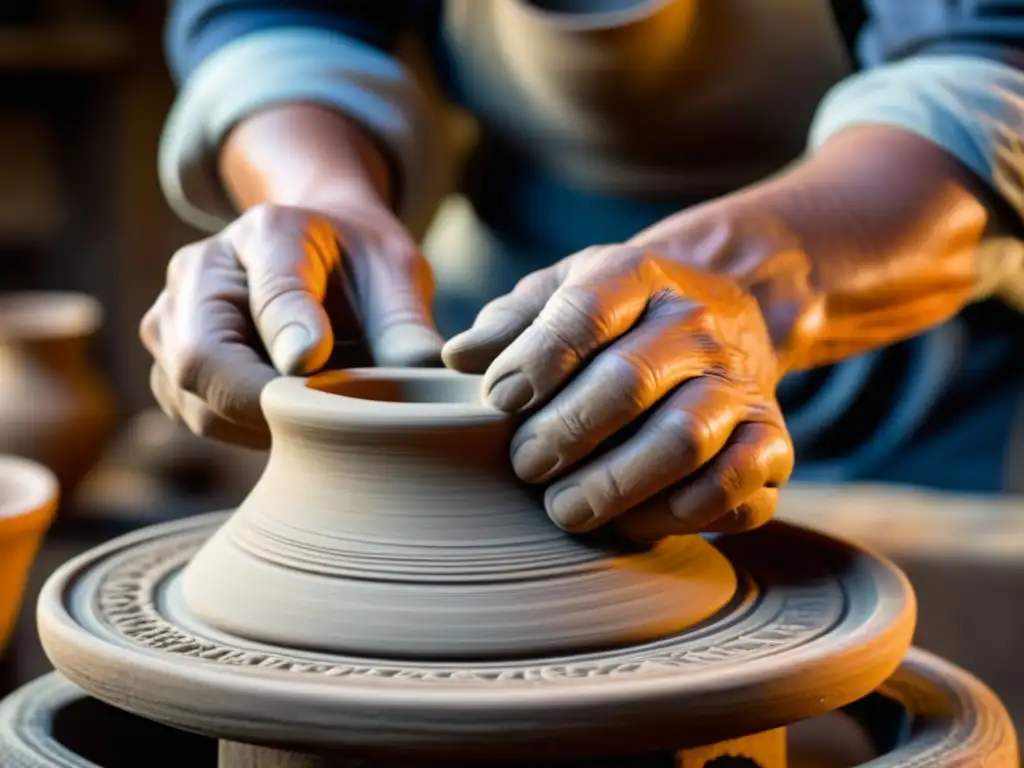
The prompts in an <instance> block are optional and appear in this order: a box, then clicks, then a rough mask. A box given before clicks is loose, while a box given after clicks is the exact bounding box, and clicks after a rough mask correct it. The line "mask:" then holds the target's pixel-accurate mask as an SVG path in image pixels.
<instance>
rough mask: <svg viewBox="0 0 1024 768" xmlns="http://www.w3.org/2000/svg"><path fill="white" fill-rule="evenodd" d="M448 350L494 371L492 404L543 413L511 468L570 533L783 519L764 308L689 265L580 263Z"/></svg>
mask: <svg viewBox="0 0 1024 768" xmlns="http://www.w3.org/2000/svg"><path fill="white" fill-rule="evenodd" d="M443 355H444V359H445V362H446V363H447V364H448V365H449V366H451V367H453V368H456V369H460V370H464V371H486V374H485V377H484V385H485V390H486V394H487V397H488V399H489V401H490V402H491V403H492V404H493V405H494V406H496V407H498V408H500V409H502V410H504V411H508V412H515V413H520V412H523V413H528V414H530V415H529V416H528V418H527V419H526V420H525V422H524V423H523V424H522V425H521V426H520V428H519V429H518V431H517V432H516V434H515V436H514V438H513V441H512V446H511V451H512V463H513V465H514V467H515V471H516V473H517V474H518V475H519V476H520V477H521V478H523V479H524V480H526V481H528V482H531V483H550V485H549V486H548V488H547V490H546V493H545V505H546V507H547V510H548V513H549V515H550V516H551V517H552V519H553V520H554V521H555V522H556V523H557V524H558V525H559V526H561V527H562V528H564V529H566V530H568V531H572V532H585V531H589V530H592V529H594V528H596V527H598V526H601V525H602V524H604V523H607V522H609V521H613V520H614V521H616V525H617V526H618V527H619V528H620V530H622V532H623V533H625V534H626V535H628V536H630V537H632V538H635V539H638V540H644V541H653V540H656V539H658V538H661V537H663V536H667V535H674V534H683V533H696V532H698V531H719V532H734V531H739V530H746V529H749V528H753V527H756V526H758V525H760V524H762V523H764V522H766V521H767V520H768V519H769V518H770V517H771V516H772V514H773V513H774V510H775V504H776V496H777V490H776V489H777V488H778V487H779V486H780V485H782V484H783V483H785V481H786V480H787V479H788V477H789V474H790V472H791V470H792V466H793V448H792V444H791V442H790V439H789V435H788V433H787V431H786V427H785V425H784V423H783V419H782V415H781V413H780V409H779V405H778V403H777V401H776V398H775V388H776V384H777V383H778V379H779V376H780V375H781V370H780V368H781V366H780V364H779V361H778V359H777V356H776V352H775V349H774V347H773V344H772V340H771V338H770V334H769V331H768V329H767V327H766V324H765V320H764V318H763V317H762V313H761V309H760V308H759V305H758V302H757V301H756V300H755V298H754V297H753V296H752V295H751V294H750V293H749V292H748V291H746V290H744V289H743V288H742V287H741V286H740V284H739V283H738V282H736V281H735V280H734V279H733V278H731V277H729V276H727V275H723V274H715V273H712V272H711V271H705V270H702V269H699V268H695V267H693V266H688V265H687V263H685V262H684V260H683V259H679V258H671V257H669V256H666V255H663V254H659V253H658V252H655V251H653V250H648V249H645V248H643V247H638V246H631V245H618V246H607V247H596V248H590V249H587V250H585V251H582V252H580V253H577V254H574V255H572V256H570V257H568V258H567V259H565V260H563V261H561V262H560V263H558V264H556V265H555V266H553V267H551V268H549V269H545V270H542V271H540V272H536V273H534V274H532V275H529V276H527V277H526V278H524V279H523V280H522V281H521V282H520V283H519V284H518V285H517V286H516V288H515V289H514V290H513V291H512V292H511V293H510V294H508V295H506V296H504V297H502V298H499V299H497V300H495V301H493V302H492V303H490V304H488V305H487V306H486V307H485V308H484V309H483V310H482V311H481V312H480V314H479V316H478V318H477V320H476V322H475V324H474V325H473V327H472V328H471V329H470V330H468V331H466V332H465V333H464V334H462V335H460V336H457V337H455V338H453V339H452V340H451V341H449V343H448V344H447V345H446V347H445V349H444V351H443Z"/></svg>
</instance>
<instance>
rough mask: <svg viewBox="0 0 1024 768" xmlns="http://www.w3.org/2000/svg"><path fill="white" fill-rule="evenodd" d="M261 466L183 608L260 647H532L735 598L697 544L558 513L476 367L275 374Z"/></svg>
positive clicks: (189, 577)
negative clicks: (512, 446) (567, 525)
mask: <svg viewBox="0 0 1024 768" xmlns="http://www.w3.org/2000/svg"><path fill="white" fill-rule="evenodd" d="M262 402H263V407H264V411H265V413H266V417H267V421H268V423H269V425H270V429H271V433H272V435H273V447H272V449H271V453H270V458H269V461H268V463H267V467H266V470H265V473H264V475H263V477H262V478H261V479H260V481H259V482H258V483H257V485H256V486H255V488H254V489H253V490H252V492H251V493H250V495H249V497H248V498H247V499H246V500H245V501H244V502H243V504H242V505H241V506H240V507H239V509H238V510H237V511H236V513H235V514H234V515H233V516H232V517H231V519H230V520H229V521H228V522H227V524H226V525H224V526H223V527H222V528H221V529H220V530H219V531H218V532H217V533H216V534H215V535H214V536H213V537H212V538H211V539H210V540H209V542H207V543H206V545H205V546H204V547H203V548H202V549H201V550H200V551H199V552H198V553H197V554H196V556H195V557H194V558H193V559H192V561H191V563H190V564H189V566H188V568H187V569H186V571H185V573H184V575H183V577H182V583H181V587H182V588H181V596H182V599H183V601H184V605H185V606H187V608H188V610H189V611H191V612H192V613H194V614H195V615H196V616H197V617H199V618H200V619H201V620H202V621H204V622H207V623H208V624H210V625H211V626H214V627H217V628H218V629H220V630H222V631H225V632H229V633H232V634H234V635H237V636H240V637H246V638H249V639H252V640H258V641H261V642H270V643H275V644H278V645H284V646H287V647H292V648H298V649H309V650H322V651H334V652H343V653H356V654H365V655H381V654H383V655H388V656H395V657H398V658H427V659H444V658H461V659H472V658H480V659H483V658H522V657H526V656H531V655H538V654H546V653H569V652H576V651H587V650H595V649H603V648H612V647H618V646H623V645H626V644H630V643H636V642H645V641H649V640H655V639H658V638H662V637H665V636H668V635H673V634H677V633H680V632H682V631H684V630H686V629H688V628H691V627H694V626H696V625H697V624H699V623H700V622H702V621H705V620H707V619H708V618H709V617H711V616H713V615H714V614H715V613H717V612H718V611H720V610H721V609H722V608H723V607H724V606H726V605H727V604H728V603H729V602H730V601H731V600H733V599H734V598H735V596H736V594H737V577H736V573H735V571H734V570H733V567H732V566H731V565H730V563H729V562H728V560H727V559H726V558H725V557H724V556H723V555H722V554H721V553H720V552H718V551H717V550H716V549H715V548H714V547H712V546H711V545H710V544H709V543H708V542H707V541H705V540H704V539H702V538H700V537H681V538H675V539H670V540H667V541H665V542H663V543H660V544H658V545H657V546H654V547H637V546H636V545H630V544H628V543H626V542H624V541H621V540H616V539H615V538H614V537H613V536H612V535H610V534H607V533H606V534H598V535H595V536H591V537H588V538H586V539H583V538H578V537H573V536H570V535H568V534H565V533H563V532H562V531H560V530H559V529H558V528H556V526H555V525H554V524H553V523H552V522H551V521H550V520H549V519H548V517H547V515H546V514H545V511H544V509H543V504H542V502H541V500H540V497H539V492H538V491H537V490H535V489H530V488H528V487H526V486H525V485H523V484H522V483H521V482H519V481H518V480H517V478H516V477H515V476H514V474H513V472H512V469H511V465H510V461H509V457H508V446H509V440H510V438H511V435H512V432H513V429H514V424H513V423H512V421H511V420H510V419H509V417H507V416H506V415H505V414H503V413H501V412H499V411H497V410H494V409H492V408H490V407H489V406H487V405H486V404H485V403H484V402H483V399H482V396H481V381H480V378H479V377H476V376H466V375H463V374H459V373H455V372H451V371H445V370H422V369H421V370H410V369H396V370H391V369H379V368H378V369H365V370H363V369H361V370H348V371H343V372H333V373H328V374H321V375H319V376H314V377H313V378H311V379H297V378H284V379H278V380H276V381H273V382H271V384H269V385H268V386H267V387H266V389H265V390H264V394H263V401H262Z"/></svg>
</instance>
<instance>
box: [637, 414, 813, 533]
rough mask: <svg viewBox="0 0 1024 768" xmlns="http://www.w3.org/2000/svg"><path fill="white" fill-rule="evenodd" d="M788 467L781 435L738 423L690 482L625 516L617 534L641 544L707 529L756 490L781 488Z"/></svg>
mask: <svg viewBox="0 0 1024 768" xmlns="http://www.w3.org/2000/svg"><path fill="white" fill-rule="evenodd" d="M792 468H793V449H792V444H791V443H790V441H789V438H788V436H787V435H786V433H785V430H783V429H781V428H779V427H778V426H776V425H774V424H768V423H756V424H755V423H750V422H747V423H744V424H741V425H740V426H739V427H737V428H736V431H735V433H734V434H733V436H732V438H731V439H730V441H729V444H728V445H727V446H726V448H725V449H724V450H723V451H722V452H721V453H720V454H719V455H718V456H716V457H715V458H714V460H713V461H711V462H709V463H708V465H707V466H706V467H704V468H703V469H702V470H701V471H700V472H699V473H698V474H697V475H696V476H695V477H694V478H693V479H692V480H688V481H685V482H683V483H682V484H680V486H679V487H677V488H674V489H672V490H670V491H668V492H666V493H664V494H661V495H659V496H658V497H657V498H655V499H651V500H650V501H649V502H648V503H645V504H644V505H642V506H641V507H639V508H637V509H635V510H633V511H631V512H630V513H629V514H628V515H626V516H624V517H623V519H622V520H621V521H620V523H619V526H620V529H621V530H622V531H623V532H624V533H626V534H627V535H628V536H630V537H631V538H635V539H637V540H641V541H654V540H657V539H659V538H663V537H665V536H676V535H682V534H693V533H700V532H701V531H706V530H709V529H710V528H711V526H713V525H714V524H715V522H716V521H717V520H719V519H720V518H722V517H723V516H725V515H727V514H728V513H730V512H731V511H732V510H734V509H737V508H739V507H740V506H741V505H742V504H744V503H745V502H746V501H747V500H748V499H750V497H752V496H753V495H754V494H755V493H757V492H758V491H760V490H761V489H762V488H776V487H778V486H780V485H782V484H784V483H785V481H786V480H787V479H788V477H789V474H790V472H791V471H792ZM759 503H760V502H759ZM752 511H753V510H750V511H748V512H752ZM748 512H744V514H748ZM725 524H726V525H728V524H729V521H728V520H727V521H725Z"/></svg>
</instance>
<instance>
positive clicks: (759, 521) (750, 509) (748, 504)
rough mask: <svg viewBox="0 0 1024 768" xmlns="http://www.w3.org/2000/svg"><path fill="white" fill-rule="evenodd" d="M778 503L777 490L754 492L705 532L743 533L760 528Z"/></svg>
mask: <svg viewBox="0 0 1024 768" xmlns="http://www.w3.org/2000/svg"><path fill="white" fill-rule="evenodd" d="M778 503H779V489H778V488H762V489H761V490H759V491H755V492H754V495H753V496H750V497H749V498H748V499H747V500H746V501H744V502H743V503H742V504H740V505H739V506H738V507H736V508H734V509H731V510H729V511H728V512H726V513H725V514H724V515H722V516H721V517H720V518H718V519H717V520H715V522H713V523H711V525H709V526H708V527H707V528H706V529H705V530H707V531H708V532H710V533H743V532H745V531H752V530H754V529H755V528H760V527H761V526H762V525H764V524H765V523H767V522H768V521H769V520H771V519H772V517H773V516H774V515H775V509H776V507H777V506H778Z"/></svg>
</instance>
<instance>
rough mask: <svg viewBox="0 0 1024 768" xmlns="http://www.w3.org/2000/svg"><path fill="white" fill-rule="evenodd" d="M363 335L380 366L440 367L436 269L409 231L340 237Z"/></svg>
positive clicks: (388, 229)
mask: <svg viewBox="0 0 1024 768" xmlns="http://www.w3.org/2000/svg"><path fill="white" fill-rule="evenodd" d="M338 237H340V238H341V243H342V248H343V250H344V252H345V254H346V258H345V263H344V269H345V273H346V275H347V277H348V280H349V281H350V282H351V283H352V285H353V287H354V288H355V292H354V294H353V296H354V298H356V300H357V301H358V305H359V314H360V316H361V319H362V325H363V331H364V333H365V336H366V341H367V343H368V344H369V347H370V351H371V352H372V354H373V358H374V361H375V362H376V363H377V365H384V366H387V365H396V366H424V365H439V364H440V362H441V347H442V346H443V345H444V339H443V338H441V335H440V334H439V333H438V332H437V328H436V327H435V325H434V315H433V308H432V302H433V298H434V278H433V274H432V272H431V270H430V265H429V263H428V262H427V260H426V259H425V258H424V257H423V254H421V253H420V252H419V250H418V249H417V248H416V246H415V244H414V243H413V241H412V240H411V239H410V238H409V236H408V234H407V233H406V232H405V231H404V230H400V228H399V227H397V226H395V225H391V224H389V223H383V224H377V225H375V226H373V227H367V228H364V229H360V230H358V231H357V230H354V229H346V228H342V230H341V231H340V232H339V233H338Z"/></svg>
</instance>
